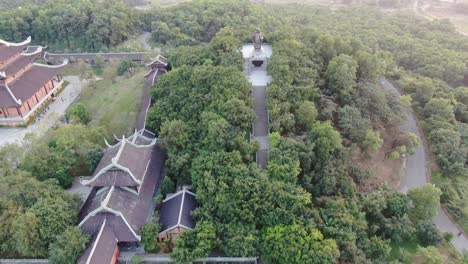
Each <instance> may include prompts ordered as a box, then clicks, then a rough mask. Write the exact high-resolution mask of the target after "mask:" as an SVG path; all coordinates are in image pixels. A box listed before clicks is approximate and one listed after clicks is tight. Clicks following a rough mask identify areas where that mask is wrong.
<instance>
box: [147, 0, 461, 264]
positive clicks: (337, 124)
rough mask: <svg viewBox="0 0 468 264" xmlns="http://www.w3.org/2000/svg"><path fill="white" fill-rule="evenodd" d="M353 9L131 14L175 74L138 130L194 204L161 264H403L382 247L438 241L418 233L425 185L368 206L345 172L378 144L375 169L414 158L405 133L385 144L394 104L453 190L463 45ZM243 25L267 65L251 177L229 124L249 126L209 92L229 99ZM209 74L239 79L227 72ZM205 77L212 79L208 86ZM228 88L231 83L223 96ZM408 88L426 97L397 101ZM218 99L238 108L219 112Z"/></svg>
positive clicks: (246, 155) (450, 192) (211, 6)
mask: <svg viewBox="0 0 468 264" xmlns="http://www.w3.org/2000/svg"><path fill="white" fill-rule="evenodd" d="M362 9H363V8H362V7H360V8H354V9H343V10H337V11H334V12H331V11H328V10H325V9H316V8H307V7H303V6H292V5H290V6H288V7H286V6H281V7H270V6H255V5H251V4H249V2H248V1H222V3H220V2H219V1H194V2H193V3H189V4H182V5H179V6H176V7H173V8H168V9H163V10H157V11H155V12H148V13H146V14H145V16H144V21H145V23H144V24H145V25H149V24H151V25H152V26H151V30H152V31H153V40H154V41H156V42H157V43H158V44H159V45H165V46H166V47H168V49H170V50H171V52H170V54H171V56H170V59H171V61H172V62H173V66H174V67H175V69H174V70H173V71H172V72H171V73H170V74H168V75H167V76H164V77H163V78H162V79H161V82H160V83H159V84H158V85H157V86H156V87H155V88H154V90H153V98H154V100H155V101H156V104H155V106H154V107H153V109H152V110H151V115H150V117H149V120H148V121H149V124H150V126H151V127H152V128H153V129H154V130H155V131H157V132H158V134H159V137H160V138H161V141H162V142H164V144H165V145H166V146H167V147H168V149H169V162H168V164H167V165H168V171H169V177H170V178H171V180H172V181H174V182H177V183H178V184H182V183H191V184H193V185H194V187H195V190H196V192H197V194H198V199H199V202H200V204H201V206H200V208H199V209H198V210H197V213H196V217H197V220H198V222H199V224H198V225H197V228H196V229H195V231H194V232H190V233H186V234H184V235H183V236H182V238H181V239H180V240H179V241H178V242H177V244H176V247H175V248H174V252H173V253H172V256H173V257H175V258H176V259H178V260H180V261H187V260H190V259H193V258H197V257H203V256H206V255H207V254H208V253H209V252H210V251H211V249H213V248H217V249H220V250H221V251H223V252H224V253H226V254H227V255H229V256H249V255H256V254H258V255H260V256H261V258H262V259H263V260H265V261H266V262H267V263H334V262H335V261H337V260H338V261H339V262H341V263H375V262H379V261H382V260H385V259H393V260H395V258H397V259H400V260H401V261H404V258H405V256H406V255H405V254H403V253H402V252H401V251H400V253H396V251H398V247H397V246H395V245H398V244H399V243H401V242H403V241H405V243H414V244H419V245H422V246H431V245H438V244H440V243H441V242H442V240H443V239H442V234H440V232H439V231H437V229H436V228H435V226H434V224H433V223H432V222H431V218H432V217H433V216H434V215H435V209H436V208H437V206H438V204H439V196H440V195H441V192H440V190H439V189H438V188H434V187H433V186H432V185H426V186H424V187H422V188H419V189H416V190H413V191H410V192H409V193H408V194H407V195H404V194H400V193H397V192H396V191H395V190H392V189H391V188H389V187H388V186H386V185H385V184H384V183H383V181H381V182H380V187H378V188H375V187H374V188H373V190H368V192H358V191H357V190H359V189H360V186H361V185H365V184H366V182H368V181H370V180H372V178H374V177H377V176H379V175H375V174H379V173H380V172H379V171H375V172H370V171H368V170H367V169H366V168H365V167H362V166H361V163H365V161H366V160H370V159H371V158H372V156H374V155H375V153H379V152H382V151H383V146H384V145H389V146H391V149H390V150H389V151H388V153H386V155H385V157H384V159H386V160H392V159H393V160H400V157H401V156H403V154H404V155H411V154H412V152H413V151H414V149H415V147H416V146H417V145H418V144H420V142H419V140H418V139H417V138H416V137H415V136H414V135H412V134H411V133H406V131H400V132H397V133H396V134H392V133H389V131H395V130H396V131H398V130H399V128H398V126H399V124H400V122H401V119H402V117H403V112H404V111H406V110H405V109H407V108H408V107H409V106H413V107H414V108H415V109H416V111H417V113H418V114H419V115H420V117H421V120H422V123H423V124H424V126H423V127H424V128H425V132H426V135H427V136H428V139H429V141H430V146H431V149H432V151H433V152H434V157H435V160H436V162H437V165H438V166H437V168H434V170H435V171H440V173H442V174H444V175H445V176H443V177H446V178H447V179H450V180H453V181H459V182H462V183H466V181H467V178H466V177H467V175H466V167H465V164H466V159H467V148H466V143H467V142H466V141H464V140H462V138H464V137H463V133H464V129H463V128H464V126H465V124H464V123H465V122H466V120H465V119H463V118H461V117H462V116H463V115H464V113H465V112H466V110H465V108H466V105H465V104H464V103H463V100H462V98H463V96H462V94H463V91H464V90H465V89H466V88H463V86H464V85H465V86H466V85H467V84H468V83H467V79H466V76H465V75H466V74H467V65H466V62H467V61H468V60H467V58H468V57H467V56H468V46H467V45H468V42H467V40H466V38H463V37H461V36H459V35H457V34H456V32H455V30H454V29H453V27H452V26H451V25H450V24H447V23H444V22H428V21H425V20H421V19H418V18H414V17H412V16H407V15H400V14H394V15H384V14H382V13H380V12H379V11H377V10H374V9H365V11H363V10H362ZM256 27H260V28H261V29H262V31H263V32H264V34H265V35H266V41H267V42H269V43H272V45H273V54H274V55H273V57H272V59H271V62H270V65H269V73H270V74H271V75H272V77H273V83H272V84H271V85H270V88H269V104H268V105H269V112H270V128H271V131H272V132H273V133H272V134H271V136H270V142H271V145H272V146H271V149H270V156H269V168H268V170H267V171H259V170H258V169H257V168H256V166H255V165H254V160H253V153H254V152H255V150H256V145H255V143H253V144H249V136H248V133H249V131H250V127H248V126H246V123H244V122H247V124H248V125H250V123H249V122H248V121H249V120H251V118H252V117H251V112H250V111H249V109H251V108H250V107H248V106H249V104H250V100H246V99H245V96H246V95H245V94H239V91H242V89H241V90H239V88H236V89H235V91H237V93H233V92H229V95H230V96H234V98H233V97H226V95H224V92H220V91H219V90H218V89H219V86H218V85H217V84H219V83H223V84H222V85H224V86H225V90H224V91H226V92H227V91H229V90H230V89H231V87H232V88H233V87H238V86H239V85H240V84H239V82H242V77H241V76H240V75H241V70H240V66H241V64H240V62H242V60H241V58H240V54H238V53H236V47H240V43H242V42H246V41H249V39H250V36H251V32H253V31H254V30H255V28H256ZM236 45H237V46H236ZM174 46H177V48H175V49H174V48H173V47H174ZM236 56H237V59H236ZM226 58H228V59H229V61H231V63H230V64H225V59H226ZM233 61H234V62H235V63H233ZM237 61H240V62H239V63H238V62H237ZM225 65H234V66H236V65H237V67H238V68H239V69H238V70H235V69H234V68H232V69H231V70H229V74H227V73H224V70H223V69H224V67H225ZM207 69H210V70H209V71H207ZM209 72H216V73H217V74H214V75H213V77H212V78H214V79H211V77H210V76H211V75H210V74H209ZM236 72H237V74H236ZM195 73H204V74H195ZM233 76H237V78H238V79H239V80H238V81H237V83H236V84H235V85H234V84H229V80H231V79H232V78H233ZM385 76H386V77H388V78H390V79H392V80H394V81H395V83H398V84H400V86H401V88H402V89H403V91H404V92H405V93H406V94H407V96H404V97H402V98H397V97H395V96H393V95H390V94H388V93H387V92H385V91H384V90H383V89H382V88H381V87H380V85H379V82H380V79H381V78H383V77H385ZM424 80H426V81H429V82H430V83H431V84H426V85H424V82H423V81H424ZM410 84H411V85H412V86H411V85H410ZM416 86H420V87H424V88H421V89H425V88H427V87H428V86H429V87H430V88H427V89H432V90H433V92H432V93H426V92H423V90H419V91H417V90H416V88H411V87H416ZM456 94H460V95H459V97H456ZM181 95H182V96H181ZM423 97H426V98H425V99H423ZM181 98H183V100H181ZM440 98H445V99H440ZM234 99H235V100H236V101H238V103H237V105H238V107H232V106H233V105H234V104H233V103H232V100H234ZM419 100H426V103H427V105H426V104H424V105H421V106H419V105H418V101H419ZM441 100H445V101H441ZM205 101H206V102H207V103H206V104H201V102H205ZM227 109H234V110H236V111H239V112H238V113H236V111H234V110H230V111H228V112H227ZM244 109H245V110H244ZM440 111H441V112H440ZM457 111H458V112H457ZM249 112H250V113H249ZM228 113H229V114H228ZM230 114H234V116H236V117H242V118H241V119H240V120H238V119H234V120H232V118H233V116H231V115H230ZM442 116H443V117H442ZM432 120H434V121H432ZM437 120H438V121H437ZM431 122H436V124H437V125H438V126H439V127H436V126H434V125H431V124H434V123H431ZM444 122H446V123H444ZM440 129H443V130H442V131H441V130H440ZM389 134H390V135H389ZM384 135H385V137H384ZM389 142H390V143H389ZM447 144H449V145H450V147H448V145H447ZM385 151H387V150H385ZM356 157H359V159H356ZM356 160H358V161H356ZM373 174H374V175H373ZM443 187H444V188H443V194H442V199H443V200H442V201H444V202H447V203H451V206H452V207H451V208H452V209H453V210H458V211H457V212H458V215H457V216H458V217H459V220H461V221H464V220H465V219H467V217H466V216H465V215H463V212H466V208H467V203H466V195H464V194H463V187H461V186H457V185H452V184H450V183H447V182H446V185H444V186H443ZM449 188H452V189H449ZM422 197H430V199H425V198H422ZM410 204H412V206H410ZM460 214H461V215H460ZM299 241H301V242H299ZM411 241H412V242H411ZM392 245H393V246H392ZM392 248H393V249H392ZM392 250H393V251H392ZM191 252H193V254H192V253H191ZM279 252H281V253H279ZM297 252H308V253H307V254H305V253H304V254H299V255H298V254H297ZM420 252H426V251H424V250H421V251H420ZM427 252H428V251H427ZM431 252H432V251H431ZM319 253H320V254H319ZM308 254H311V255H308ZM313 254H319V255H316V256H315V255H313ZM421 254H423V255H424V253H421ZM311 256H314V257H311ZM406 261H411V260H410V259H406Z"/></svg>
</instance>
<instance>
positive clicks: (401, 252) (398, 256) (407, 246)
mask: <svg viewBox="0 0 468 264" xmlns="http://www.w3.org/2000/svg"><path fill="white" fill-rule="evenodd" d="M417 249H418V243H417V242H416V241H402V242H400V243H392V251H391V252H390V256H389V257H388V260H389V261H395V260H400V261H403V260H404V259H405V258H406V256H405V252H407V253H409V254H410V255H413V254H415V253H416V251H417Z"/></svg>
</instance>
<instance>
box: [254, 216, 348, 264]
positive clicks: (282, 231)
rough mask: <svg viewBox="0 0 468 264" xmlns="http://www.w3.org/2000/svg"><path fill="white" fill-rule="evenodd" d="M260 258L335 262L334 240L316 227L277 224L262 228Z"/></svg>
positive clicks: (292, 263) (293, 263) (300, 262)
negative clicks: (324, 236)
mask: <svg viewBox="0 0 468 264" xmlns="http://www.w3.org/2000/svg"><path fill="white" fill-rule="evenodd" d="M260 252H261V258H262V260H263V261H265V262H266V263H290V264H296V263H297V264H312V263H336V261H337V259H338V256H339V255H340V253H339V250H338V247H337V245H336V242H335V241H334V240H332V239H324V238H323V235H322V233H320V231H319V230H317V229H313V228H306V227H302V226H300V225H289V226H285V225H276V226H273V227H268V228H265V229H264V230H262V234H261V244H260Z"/></svg>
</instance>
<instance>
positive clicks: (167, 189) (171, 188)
mask: <svg viewBox="0 0 468 264" xmlns="http://www.w3.org/2000/svg"><path fill="white" fill-rule="evenodd" d="M175 190H176V185H175V183H174V182H173V181H172V180H171V178H169V177H168V176H165V177H164V180H163V183H162V185H161V190H160V193H161V195H162V196H163V197H165V196H166V195H167V194H169V193H173V192H175Z"/></svg>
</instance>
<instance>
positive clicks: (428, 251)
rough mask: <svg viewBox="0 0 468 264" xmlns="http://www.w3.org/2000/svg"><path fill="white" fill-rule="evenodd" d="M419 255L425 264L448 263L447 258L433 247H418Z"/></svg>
mask: <svg viewBox="0 0 468 264" xmlns="http://www.w3.org/2000/svg"><path fill="white" fill-rule="evenodd" d="M417 255H419V256H421V257H422V258H423V261H424V263H427V264H442V263H446V257H445V256H443V255H442V254H440V252H439V250H438V249H437V248H436V247H433V246H430V247H427V248H424V247H419V246H418V250H417Z"/></svg>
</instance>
